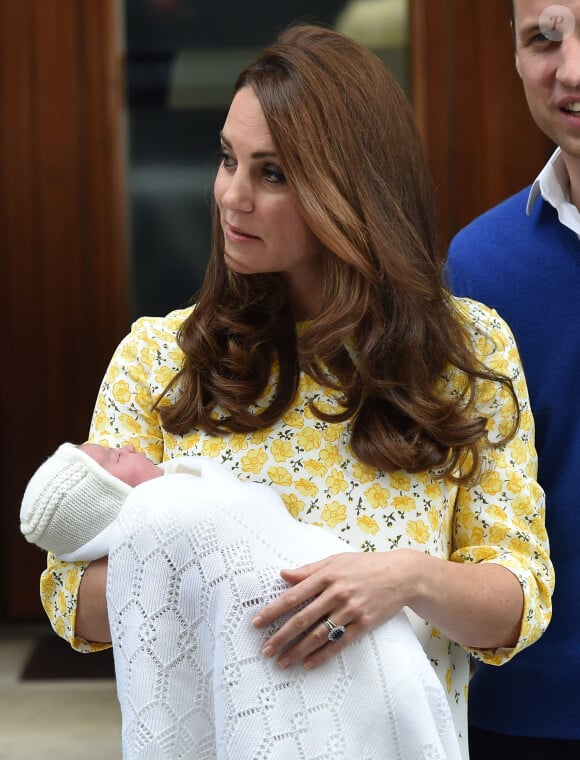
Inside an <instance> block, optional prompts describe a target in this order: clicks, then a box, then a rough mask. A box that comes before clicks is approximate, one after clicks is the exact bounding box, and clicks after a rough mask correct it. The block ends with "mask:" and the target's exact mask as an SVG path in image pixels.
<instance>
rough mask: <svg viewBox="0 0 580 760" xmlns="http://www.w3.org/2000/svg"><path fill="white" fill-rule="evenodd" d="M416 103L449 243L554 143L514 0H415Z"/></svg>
mask: <svg viewBox="0 0 580 760" xmlns="http://www.w3.org/2000/svg"><path fill="white" fill-rule="evenodd" d="M410 3H411V39H412V42H411V58H412V61H411V66H412V90H413V104H414V108H415V112H416V116H417V121H418V124H419V128H420V130H421V133H422V136H423V140H424V144H425V147H426V150H427V156H428V160H429V165H430V168H431V172H432V174H433V177H434V179H435V184H436V188H437V197H438V212H439V227H440V233H441V242H442V245H444V246H445V247H446V246H447V245H448V243H449V241H450V239H451V237H452V236H453V234H455V232H457V231H458V230H459V229H460V228H461V227H463V226H464V225H465V224H467V223H468V222H469V221H471V219H473V218H474V217H475V216H477V215H478V214H480V213H481V212H483V211H485V210H486V209H488V208H490V207H491V206H493V205H495V204H496V203H499V202H500V201H501V200H503V199H504V198H506V197H508V196H509V195H511V194H513V193H514V192H516V191H517V190H520V189H521V188H522V187H525V186H526V185H527V184H529V183H530V182H531V181H532V180H533V179H534V177H535V176H536V174H537V173H538V171H539V170H540V169H541V167H542V166H543V164H544V163H545V161H546V159H547V157H548V156H549V155H550V153H551V151H552V150H553V146H552V144H551V143H550V141H549V140H548V139H547V138H546V137H545V136H544V135H543V134H542V133H541V132H540V130H539V129H538V128H537V127H536V125H535V124H534V122H533V120H532V117H531V116H530V114H529V111H528V107H527V104H526V101H525V97H524V94H523V88H522V85H521V82H520V79H519V77H518V75H517V73H516V70H515V66H514V53H513V46H512V37H511V29H510V25H509V18H508V12H507V8H506V3H505V0H410Z"/></svg>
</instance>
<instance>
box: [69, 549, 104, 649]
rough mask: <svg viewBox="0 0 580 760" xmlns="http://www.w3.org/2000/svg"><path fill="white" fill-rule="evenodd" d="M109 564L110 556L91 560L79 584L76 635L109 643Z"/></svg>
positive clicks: (93, 641)
mask: <svg viewBox="0 0 580 760" xmlns="http://www.w3.org/2000/svg"><path fill="white" fill-rule="evenodd" d="M108 564H109V558H108V557H103V558H102V559H97V560H95V561H94V562H91V563H90V565H88V567H87V569H86V570H85V572H84V574H83V577H82V579H81V585H80V586H79V593H78V599H77V613H76V618H75V636H78V637H79V638H81V639H85V641H90V642H92V643H99V644H108V643H110V641H111V631H110V628H109V618H108V616H107V599H106V594H105V589H106V585H107V568H108Z"/></svg>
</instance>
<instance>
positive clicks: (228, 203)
mask: <svg viewBox="0 0 580 760" xmlns="http://www.w3.org/2000/svg"><path fill="white" fill-rule="evenodd" d="M221 202H222V205H224V206H225V207H226V208H228V209H230V210H231V211H243V212H244V213H249V212H250V211H252V210H253V208H254V198H253V191H252V182H251V179H250V177H248V176H247V175H245V174H244V173H243V172H242V171H240V169H239V168H238V169H237V170H236V171H235V173H234V174H232V175H230V176H229V177H228V180H227V185H226V186H225V187H224V191H223V193H222V197H221Z"/></svg>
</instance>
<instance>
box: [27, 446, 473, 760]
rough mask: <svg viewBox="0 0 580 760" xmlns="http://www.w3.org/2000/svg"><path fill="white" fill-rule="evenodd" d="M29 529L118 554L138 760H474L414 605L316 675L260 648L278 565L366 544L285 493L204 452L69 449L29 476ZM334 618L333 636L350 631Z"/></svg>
mask: <svg viewBox="0 0 580 760" xmlns="http://www.w3.org/2000/svg"><path fill="white" fill-rule="evenodd" d="M21 526H22V531H23V533H24V535H25V536H26V538H27V539H28V540H29V541H32V542H34V543H36V544H37V545H39V546H41V547H42V548H44V549H48V550H49V551H52V552H54V553H55V554H56V555H57V556H59V557H61V558H65V559H66V560H67V561H72V560H73V559H74V560H85V561H86V560H92V559H96V558H97V557H99V556H104V555H106V554H108V556H109V566H108V580H107V606H108V612H109V621H110V626H111V636H112V642H113V653H114V658H115V672H116V680H117V693H118V696H119V702H120V705H121V715H122V732H123V757H124V758H125V760H129V759H135V760H137V758H139V759H140V760H141V759H142V758H151V759H153V758H155V759H156V760H157V759H161V758H168V759H169V758H175V757H182V758H189V759H190V760H194V758H195V759H196V760H250V759H251V758H256V757H264V758H269V760H287V758H291V757H304V758H314V757H316V758H329V759H330V758H337V757H360V758H361V760H362V759H363V758H364V760H385V758H387V759H388V758H395V757H396V758H398V759H399V760H421V759H422V758H425V759H426V758H430V759H435V758H437V760H460V750H459V746H458V742H457V738H456V734H455V730H454V726H453V721H452V718H451V713H450V710H449V706H448V703H447V700H446V698H445V694H444V691H443V687H442V685H441V684H440V682H439V681H438V679H437V677H436V675H435V672H434V671H433V669H432V667H431V665H430V664H429V662H428V660H427V658H426V656H425V653H424V652H423V650H422V648H421V645H420V643H419V641H418V639H417V637H416V636H415V634H414V632H413V630H412V627H411V624H410V623H409V620H408V618H407V617H406V616H405V614H404V613H403V612H401V613H399V614H398V615H396V616H395V617H394V618H392V619H391V620H390V621H388V622H387V623H384V624H383V625H381V626H379V627H378V628H376V629H375V630H374V631H371V632H369V633H366V634H365V635H364V636H362V637H361V638H360V639H358V640H356V641H354V642H352V643H351V644H350V645H349V646H347V647H346V648H345V649H344V650H342V651H339V652H337V653H336V655H335V656H334V657H332V658H331V659H330V660H329V661H328V662H326V663H325V664H324V665H322V666H320V667H318V668H316V669H314V670H312V671H306V670H304V669H303V668H299V667H294V668H288V669H282V668H280V667H279V666H278V665H277V664H276V662H275V661H274V660H273V659H270V658H267V657H264V656H263V655H262V652H261V650H262V646H263V642H264V635H265V636H266V637H268V636H270V635H271V633H272V630H267V631H266V632H265V633H264V631H261V630H258V629H256V628H255V627H254V626H253V625H252V618H253V617H254V616H255V614H256V612H257V610H258V609H259V607H260V606H262V605H264V604H267V603H269V602H270V601H272V600H273V599H274V598H275V597H276V596H278V595H279V594H280V593H281V592H282V591H283V590H284V589H285V588H286V587H287V585H286V583H285V582H284V581H283V580H282V578H281V577H280V569H281V568H282V567H290V566H294V567H297V566H300V565H303V564H306V563H308V562H313V561H316V560H318V559H321V558H323V557H326V556H329V555H331V554H337V553H339V552H348V551H353V550H352V549H351V548H350V547H349V546H348V544H346V543H345V542H343V541H342V540H341V539H340V538H338V537H336V536H334V535H333V534H332V533H331V532H330V531H327V530H325V529H323V528H320V527H316V526H313V525H307V524H304V523H300V522H298V521H297V520H294V519H293V518H292V517H291V516H290V515H289V513H288V512H287V510H286V508H285V506H284V504H283V502H282V500H281V499H280V497H279V496H278V495H277V494H276V492H275V491H274V490H273V489H272V488H270V487H268V486H265V485H262V484H257V483H250V482H243V481H241V480H240V479H238V478H237V477H236V476H235V475H234V474H233V473H232V472H231V471H229V470H227V469H226V468H224V467H223V466H222V465H219V464H217V463H216V462H213V461H212V460H209V459H206V458H203V457H182V458H180V459H176V460H173V461H169V462H166V463H164V464H162V465H154V464H153V463H152V462H150V461H149V460H148V459H147V457H145V456H144V455H143V454H140V453H138V452H136V451H135V449H134V448H133V447H131V446H125V447H123V448H121V449H107V448H103V447H100V446H97V445H95V444H83V445H82V446H74V445H72V444H70V443H65V444H63V445H62V446H60V447H59V449H58V450H57V451H56V453H55V454H53V456H52V457H50V458H49V459H48V460H47V461H46V462H44V464H42V465H41V466H40V468H39V469H38V470H37V472H36V473H35V474H34V476H33V477H32V479H31V481H30V483H29V484H28V487H27V489H26V492H25V494H24V498H23V502H22V508H21ZM283 622H284V621H283V620H280V621H278V625H281V624H282V623H283ZM328 622H329V623H330V625H328V628H329V643H328V644H326V646H334V644H333V641H337V640H338V639H339V638H340V636H341V635H342V633H343V632H344V628H343V627H342V626H340V625H334V623H332V621H328ZM338 622H340V621H338Z"/></svg>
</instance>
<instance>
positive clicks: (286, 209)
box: [214, 87, 321, 311]
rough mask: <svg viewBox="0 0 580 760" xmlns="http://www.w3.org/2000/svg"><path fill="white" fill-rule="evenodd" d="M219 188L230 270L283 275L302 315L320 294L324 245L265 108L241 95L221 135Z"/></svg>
mask: <svg viewBox="0 0 580 760" xmlns="http://www.w3.org/2000/svg"><path fill="white" fill-rule="evenodd" d="M221 144H222V160H221V163H220V166H219V169H218V173H217V177H216V180H215V184H214V195H215V199H216V202H217V205H218V208H219V212H220V220H221V226H222V230H223V235H224V250H225V262H226V265H227V266H228V267H229V268H230V269H231V270H233V271H235V272H238V273H239V274H257V273H268V272H281V273H283V274H285V275H286V276H287V278H288V282H289V286H290V292H291V294H292V297H293V299H294V301H295V302H296V305H297V307H298V309H299V310H306V311H308V308H309V306H308V304H309V303H312V304H313V305H314V306H315V305H316V303H315V298H316V295H317V294H318V285H317V283H318V282H319V281H320V278H319V267H320V256H321V255H320V243H319V241H318V240H317V238H316V237H315V236H314V234H313V233H312V232H311V230H310V228H309V227H308V226H307V225H306V223H305V221H304V219H303V218H302V213H301V211H300V208H299V206H298V202H297V200H296V198H295V196H294V193H293V192H292V191H291V189H290V188H289V187H288V184H287V182H286V179H285V177H284V169H283V167H282V166H281V165H280V159H279V157H278V154H277V153H276V148H275V147H274V142H273V140H272V137H271V135H270V132H269V130H268V126H267V124H266V119H265V118H264V114H263V112H262V108H261V106H260V103H259V101H258V99H257V97H256V95H255V94H254V91H253V89H252V88H251V87H244V88H243V89H241V90H239V91H238V92H237V93H236V96H235V97H234V99H233V102H232V105H231V107H230V110H229V113H228V115H227V118H226V121H225V124H224V128H223V131H222V133H221Z"/></svg>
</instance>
